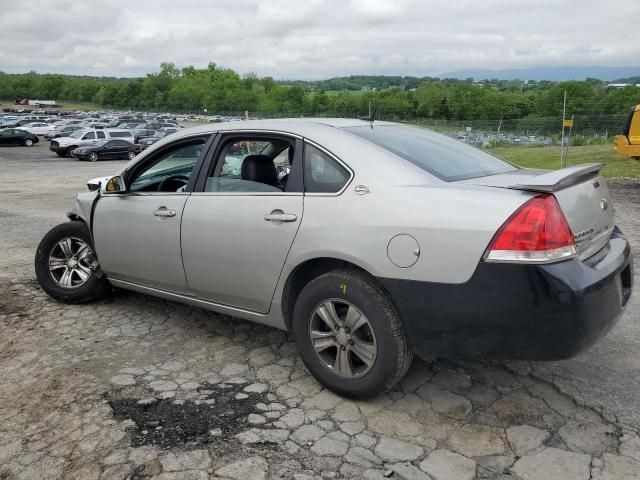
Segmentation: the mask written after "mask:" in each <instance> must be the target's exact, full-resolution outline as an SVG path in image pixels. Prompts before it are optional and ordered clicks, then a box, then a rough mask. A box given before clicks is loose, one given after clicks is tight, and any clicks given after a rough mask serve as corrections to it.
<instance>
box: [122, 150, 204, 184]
mask: <svg viewBox="0 0 640 480" xmlns="http://www.w3.org/2000/svg"><path fill="white" fill-rule="evenodd" d="M204 143H205V139H196V140H193V141H191V142H188V143H182V144H180V145H178V146H176V147H175V148H173V149H170V150H168V151H167V150H165V151H163V152H162V153H160V154H158V155H157V156H156V157H154V158H153V159H152V160H151V163H149V164H147V165H145V166H144V167H143V168H142V169H140V170H139V171H136V172H135V173H134V175H133V177H132V178H131V180H130V187H129V190H131V191H133V192H136V191H155V192H176V191H178V190H180V189H181V188H182V187H184V186H185V185H186V183H187V182H188V181H189V179H190V178H191V174H192V173H193V167H194V166H195V164H196V162H197V161H198V159H199V158H200V155H201V154H202V150H203V148H204Z"/></svg>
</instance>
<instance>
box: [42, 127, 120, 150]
mask: <svg viewBox="0 0 640 480" xmlns="http://www.w3.org/2000/svg"><path fill="white" fill-rule="evenodd" d="M111 138H119V139H122V140H126V141H127V142H129V143H131V144H133V135H131V131H129V130H124V129H111V128H106V129H103V130H93V129H83V130H78V131H76V132H73V133H72V134H71V135H69V136H68V137H59V138H56V139H54V140H51V144H50V145H49V150H51V151H52V152H56V154H58V155H59V156H61V157H65V156H67V157H70V156H71V152H73V150H75V149H76V148H78V147H82V146H85V145H90V144H92V143H95V142H97V141H98V140H106V139H111Z"/></svg>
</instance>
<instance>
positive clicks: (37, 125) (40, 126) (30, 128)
mask: <svg viewBox="0 0 640 480" xmlns="http://www.w3.org/2000/svg"><path fill="white" fill-rule="evenodd" d="M18 128H20V129H21V130H24V131H26V132H29V133H33V134H34V135H45V134H47V133H49V132H52V131H53V130H54V129H55V127H54V126H53V125H51V124H49V123H44V122H32V123H27V124H26V125H22V126H21V127H18Z"/></svg>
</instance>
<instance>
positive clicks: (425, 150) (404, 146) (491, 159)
mask: <svg viewBox="0 0 640 480" xmlns="http://www.w3.org/2000/svg"><path fill="white" fill-rule="evenodd" d="M345 130H347V131H349V132H351V133H353V134H354V135H357V136H358V137H361V138H364V139H365V140H368V141H370V142H371V143H374V144H375V145H378V146H379V147H382V148H384V149H385V150H387V151H389V152H391V153H394V154H395V155H398V156H399V157H401V158H404V159H405V160H408V161H409V162H411V163H413V164H414V165H417V166H418V167H420V168H422V169H423V170H426V171H427V172H429V173H431V174H433V175H435V176H436V177H438V178H440V179H441V180H444V181H447V182H452V181H456V180H466V179H468V178H476V177H485V176H487V175H496V174H498V173H504V172H510V171H513V170H517V167H516V166H515V165H512V164H511V163H509V162H507V161H505V160H502V159H501V158H499V157H496V156H495V155H491V154H490V153H487V152H484V151H482V150H480V149H479V148H475V147H472V146H470V145H467V144H466V143H463V142H461V141H458V140H454V139H452V138H449V137H447V136H445V135H442V134H439V133H436V132H433V131H431V130H427V129H424V128H417V127H409V126H391V125H380V126H374V127H373V128H371V127H370V126H366V127H349V128H345Z"/></svg>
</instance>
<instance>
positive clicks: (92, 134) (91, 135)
mask: <svg viewBox="0 0 640 480" xmlns="http://www.w3.org/2000/svg"><path fill="white" fill-rule="evenodd" d="M95 138H96V134H95V132H89V133H87V134H85V136H84V137H82V139H83V140H95Z"/></svg>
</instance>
